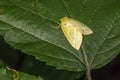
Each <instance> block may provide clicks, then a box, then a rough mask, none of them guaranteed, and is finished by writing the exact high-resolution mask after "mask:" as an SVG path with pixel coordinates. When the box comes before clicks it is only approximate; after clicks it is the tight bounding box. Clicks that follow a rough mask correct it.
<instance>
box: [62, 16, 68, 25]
mask: <svg viewBox="0 0 120 80" xmlns="http://www.w3.org/2000/svg"><path fill="white" fill-rule="evenodd" d="M68 21H69V18H67V17H63V18H61V19H60V25H61V26H69V24H68Z"/></svg>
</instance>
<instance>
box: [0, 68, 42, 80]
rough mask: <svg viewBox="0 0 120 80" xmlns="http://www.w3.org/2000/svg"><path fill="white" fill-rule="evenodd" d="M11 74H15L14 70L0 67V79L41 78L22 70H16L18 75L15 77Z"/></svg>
mask: <svg viewBox="0 0 120 80" xmlns="http://www.w3.org/2000/svg"><path fill="white" fill-rule="evenodd" d="M13 75H16V72H13V71H12V70H8V69H5V68H1V69H0V80H3V79H4V80H18V79H19V80H43V79H42V78H40V77H35V76H33V75H29V74H26V73H22V72H18V76H16V78H13Z"/></svg>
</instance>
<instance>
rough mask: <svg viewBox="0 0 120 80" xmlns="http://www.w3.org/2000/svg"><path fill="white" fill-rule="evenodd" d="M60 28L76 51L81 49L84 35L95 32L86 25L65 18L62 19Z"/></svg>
mask: <svg viewBox="0 0 120 80" xmlns="http://www.w3.org/2000/svg"><path fill="white" fill-rule="evenodd" d="M60 22H61V23H60V26H61V28H62V31H63V33H64V35H65V37H66V38H67V40H68V42H69V43H70V44H71V45H72V47H73V48H75V49H76V50H79V49H80V46H81V44H82V40H83V35H89V34H91V33H93V31H92V30H91V29H90V28H89V27H88V26H87V25H85V24H83V23H82V22H80V21H77V20H75V19H72V18H68V17H63V18H61V19H60Z"/></svg>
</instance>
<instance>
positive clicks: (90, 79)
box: [82, 46, 92, 80]
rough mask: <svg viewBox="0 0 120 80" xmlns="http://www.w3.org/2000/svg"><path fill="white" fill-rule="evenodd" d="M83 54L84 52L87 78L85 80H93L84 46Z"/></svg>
mask: <svg viewBox="0 0 120 80" xmlns="http://www.w3.org/2000/svg"><path fill="white" fill-rule="evenodd" d="M82 52H83V57H84V61H85V67H86V78H85V80H92V78H91V72H90V65H89V62H88V58H87V55H86V54H85V50H84V48H83V46H82Z"/></svg>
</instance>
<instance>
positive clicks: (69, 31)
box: [61, 25, 82, 50]
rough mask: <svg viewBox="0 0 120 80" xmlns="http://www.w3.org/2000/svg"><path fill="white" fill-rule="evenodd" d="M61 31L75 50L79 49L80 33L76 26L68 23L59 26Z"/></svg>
mask: <svg viewBox="0 0 120 80" xmlns="http://www.w3.org/2000/svg"><path fill="white" fill-rule="evenodd" d="M61 27H62V31H63V33H64V35H65V37H66V38H67V40H68V42H69V43H70V44H71V45H72V46H73V47H74V48H75V49H77V50H79V48H80V46H81V43H82V33H81V32H80V31H79V29H78V28H76V27H74V26H72V25H69V26H61Z"/></svg>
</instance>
